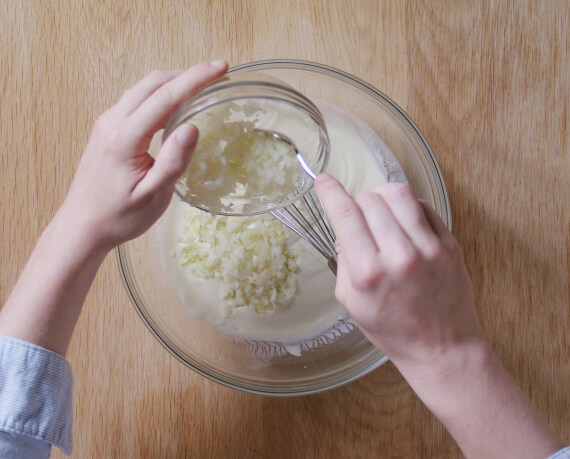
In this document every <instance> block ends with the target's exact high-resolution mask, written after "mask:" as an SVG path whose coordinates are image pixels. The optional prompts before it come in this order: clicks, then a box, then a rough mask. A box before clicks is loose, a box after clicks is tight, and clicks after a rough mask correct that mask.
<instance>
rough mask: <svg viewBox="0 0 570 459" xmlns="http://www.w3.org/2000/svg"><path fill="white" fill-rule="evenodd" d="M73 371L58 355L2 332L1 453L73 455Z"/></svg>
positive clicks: (13, 455) (32, 457)
mask: <svg viewBox="0 0 570 459" xmlns="http://www.w3.org/2000/svg"><path fill="white" fill-rule="evenodd" d="M72 392H73V375H72V373H71V367H70V365H69V363H68V362H67V360H65V358H64V357H62V356H61V355H59V354H57V353H55V352H52V351H50V350H48V349H45V348H43V347H41V346H37V345H35V344H32V343H28V342H26V341H21V340H19V339H15V338H9V337H6V336H0V457H10V458H26V459H35V458H46V457H48V456H49V454H50V450H51V445H55V446H57V447H59V448H61V449H62V450H63V452H64V453H65V454H67V455H70V454H71V448H72V440H71V433H72V432H71V427H72V417H73V407H72V401H71V398H72Z"/></svg>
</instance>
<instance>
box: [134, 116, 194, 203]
mask: <svg viewBox="0 0 570 459" xmlns="http://www.w3.org/2000/svg"><path fill="white" fill-rule="evenodd" d="M197 140H198V129H197V128H196V126H194V125H192V124H182V125H181V126H179V127H178V128H177V129H176V130H175V131H174V133H173V135H171V136H170V137H168V139H166V142H165V143H164V145H163V146H162V148H161V150H160V152H159V154H158V157H157V158H156V160H155V161H154V164H153V165H152V167H151V168H150V169H149V171H148V172H147V174H146V175H145V177H144V178H143V180H142V181H141V182H140V183H139V185H138V186H137V192H138V193H141V194H148V193H154V192H156V191H157V190H159V189H161V188H168V189H171V188H174V185H175V184H176V182H177V181H178V179H179V178H180V177H181V175H182V174H183V173H184V171H185V170H186V168H187V167H188V163H189V162H190V158H191V157H192V152H193V151H194V146H195V145H196V141H197Z"/></svg>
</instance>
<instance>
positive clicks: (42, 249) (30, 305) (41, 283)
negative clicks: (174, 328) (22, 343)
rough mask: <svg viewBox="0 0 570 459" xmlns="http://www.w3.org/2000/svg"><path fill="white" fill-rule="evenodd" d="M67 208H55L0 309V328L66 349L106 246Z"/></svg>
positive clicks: (52, 347) (16, 336)
mask: <svg viewBox="0 0 570 459" xmlns="http://www.w3.org/2000/svg"><path fill="white" fill-rule="evenodd" d="M79 226H80V225H77V222H76V221H74V215H73V213H72V212H68V211H67V210H66V209H65V206H64V207H63V208H62V209H60V211H59V212H58V213H57V215H56V216H55V218H54V219H53V220H52V222H51V223H50V224H49V225H48V227H47V228H46V229H45V230H44V232H43V234H42V236H41V237H40V239H39V240H38V243H37V245H36V247H35V249H34V251H33V253H32V255H31V257H30V259H29V261H28V263H27V265H26V266H25V268H24V271H23V272H22V274H21V276H20V278H19V280H18V282H17V284H16V286H15V287H14V290H13V291H12V293H11V295H10V296H9V298H8V300H7V302H6V304H5V305H4V308H3V309H2V311H1V312H0V334H2V335H8V336H12V337H14V338H19V339H23V340H26V341H30V342H33V343H36V344H39V345H41V346H43V347H46V348H47V349H50V350H53V351H55V352H58V353H59V354H62V355H65V353H66V351H67V347H68V345H69V341H70V339H71V335H72V333H73V329H74V327H75V324H76V322H77V319H78V318H79V314H80V312H81V308H82V306H83V302H84V300H85V297H86V295H87V292H88V290H89V287H90V286H91V283H92V282H93V279H94V277H95V274H96V273H97V270H98V268H99V266H100V265H101V263H102V261H103V259H104V258H105V255H106V253H107V250H106V249H102V248H99V247H96V246H94V245H93V243H92V242H91V241H92V240H93V238H90V237H89V234H88V228H83V229H80V228H79Z"/></svg>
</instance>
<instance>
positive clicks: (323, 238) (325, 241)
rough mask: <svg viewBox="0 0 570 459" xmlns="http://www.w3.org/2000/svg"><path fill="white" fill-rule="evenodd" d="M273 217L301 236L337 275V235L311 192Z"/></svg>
mask: <svg viewBox="0 0 570 459" xmlns="http://www.w3.org/2000/svg"><path fill="white" fill-rule="evenodd" d="M271 215H273V217H275V218H276V219H277V220H279V221H280V222H281V223H283V224H284V225H285V226H286V227H287V228H289V229H290V230H291V231H293V232H294V233H295V234H297V235H299V236H301V237H302V238H303V239H304V240H305V241H307V242H308V243H309V244H310V245H312V246H313V247H314V248H315V249H317V251H318V252H319V253H320V254H321V255H322V256H323V257H325V258H326V259H327V261H328V265H329V268H330V269H331V271H332V272H333V273H334V274H335V275H336V250H335V235H334V232H333V230H332V227H331V225H330V223H329V221H328V218H327V216H326V214H325V211H324V209H323V208H322V206H321V203H320V201H319V200H318V198H316V197H315V196H314V195H313V191H312V190H311V191H309V192H308V193H306V194H305V195H304V196H303V197H302V198H300V199H299V200H298V201H296V202H294V203H292V204H289V205H287V206H285V207H282V208H281V209H277V210H272V211H271Z"/></svg>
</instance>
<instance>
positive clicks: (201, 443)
mask: <svg viewBox="0 0 570 459" xmlns="http://www.w3.org/2000/svg"><path fill="white" fill-rule="evenodd" d="M0 6H1V11H2V15H1V16H0V38H1V44H2V46H1V47H0V70H1V71H0V75H1V76H0V89H1V91H2V103H1V104H0V155H1V156H0V157H1V160H0V174H1V180H2V181H1V183H2V186H1V187H0V197H1V202H2V207H1V214H2V218H1V237H2V244H1V245H0V256H1V260H2V266H1V267H0V289H1V290H0V293H1V295H0V296H1V299H2V301H4V300H5V299H6V297H7V295H8V293H9V291H10V289H11V287H12V286H13V285H14V283H15V281H16V278H17V275H18V273H19V271H20V270H21V269H22V267H23V265H24V263H25V261H26V259H27V257H28V255H29V252H30V250H31V249H32V248H33V245H34V242H35V240H36V238H37V237H38V235H39V234H40V232H41V230H42V228H43V227H44V226H45V225H46V224H47V222H48V221H49V220H50V218H51V217H52V215H53V213H54V211H55V209H57V207H58V206H59V204H60V203H61V202H62V200H63V198H64V196H65V193H66V191H67V188H68V186H69V184H70V182H71V179H72V176H73V173H74V169H75V166H76V164H77V162H78V159H79V157H80V155H81V152H82V149H83V147H84V145H85V144H86V141H87V139H88V136H89V132H90V128H91V125H92V124H93V121H94V120H95V118H96V116H97V115H98V114H99V113H101V112H102V111H103V110H104V109H106V108H107V107H109V106H111V105H112V104H113V103H114V101H116V100H117V98H118V97H119V96H120V94H121V93H122V92H123V91H124V90H125V89H126V88H128V87H129V86H130V85H132V84H133V83H134V82H135V81H137V80H138V79H140V78H141V77H142V76H143V75H144V74H145V73H147V72H148V71H150V70H151V69H153V68H183V67H187V66H189V65H191V64H192V63H195V62H198V61H201V60H204V59H208V60H209V59H212V58H218V57H224V58H227V59H228V60H229V61H230V62H231V63H232V64H238V63H243V62H247V61H252V60H259V59H265V58H299V59H306V60H313V61H318V62H322V63H325V64H329V65H332V66H335V67H338V68H341V69H343V70H345V71H347V72H350V73H353V74H355V75H356V76H358V77H360V78H362V79H364V80H366V81H368V82H370V83H371V84H373V85H374V86H376V87H378V88H379V89H381V90H382V91H384V92H385V93H386V94H388V95H389V96H390V97H391V98H393V99H394V100H395V101H396V102H397V103H398V104H400V105H401V106H402V107H403V108H404V109H405V110H406V111H407V112H408V113H409V114H410V116H411V117H412V119H414V120H415V121H416V123H417V125H418V126H419V128H420V129H421V130H422V132H423V133H424V135H425V136H426V138H427V139H428V142H429V143H430V145H431V146H432V148H433V151H434V153H435V155H436V157H437V159H438V161H439V163H440V165H441V168H442V171H443V175H444V177H445V180H446V183H447V186H448V191H449V194H450V199H451V205H452V212H453V222H454V232H455V234H456V236H457V238H458V239H459V241H460V242H461V244H462V246H463V248H464V252H465V258H466V262H467V265H468V268H469V271H470V273H471V275H472V277H473V284H474V287H475V292H476V296H477V304H478V311H479V316H480V319H481V322H482V325H483V327H484V329H485V331H486V333H487V335H488V337H489V339H490V341H491V342H492V344H493V346H494V348H495V349H496V351H497V353H498V354H499V356H500V358H501V359H502V361H503V362H504V364H505V365H506V367H507V368H508V370H509V372H510V373H511V374H512V376H513V378H514V379H515V380H516V382H517V383H518V384H520V385H521V387H522V389H523V391H524V392H525V393H526V394H527V395H528V397H529V398H530V399H531V400H532V402H533V403H534V404H535V405H536V406H537V407H538V409H539V410H540V412H541V413H542V414H543V415H544V416H545V417H546V419H547V420H548V421H549V422H550V424H551V425H552V427H553V428H554V429H555V430H556V431H557V432H558V433H559V434H560V435H561V437H562V438H563V439H564V440H565V441H566V442H567V443H568V442H570V434H569V430H568V426H570V414H569V413H570V409H569V408H570V392H569V391H568V387H570V346H569V342H568V336H569V335H570V333H569V330H570V320H569V319H570V302H569V300H570V298H569V297H570V279H569V274H570V271H569V258H570V208H569V206H568V196H569V179H568V177H569V176H570V161H569V157H570V144H569V113H568V111H569V106H570V82H569V81H570V80H569V79H568V73H569V70H570V62H569V56H570V49H569V46H570V45H569V44H570V36H569V32H568V31H569V30H570V6H569V4H568V3H567V2H565V1H563V0H561V1H549V2H540V1H534V2H530V1H520V2H507V1H503V2H453V3H449V2H444V1H435V0H432V1H421V2H420V1H408V2H405V1H373V0H366V1H364V0H363V1H356V0H350V1H347V0H332V1H325V0H322V1H301V0H298V1H293V0H290V1H284V2H281V3H278V2H270V1H253V0H243V1H221V0H215V1H205V0H199V1H192V2H190V1H186V2H184V1H182V2H170V1H167V0H163V1H160V0H149V1H146V2H133V1H126V0H113V1H111V0H107V1H92V2H90V1H87V0H77V1H74V2H68V1H64V0H50V1H39V0H37V1H34V0H31V1H28V2H13V1H9V0H0ZM68 357H69V360H70V362H71V364H72V366H73V369H74V373H75V378H76V384H75V392H74V394H75V395H74V397H75V399H74V406H75V421H74V441H75V444H74V452H73V455H72V457H78V458H79V457H80V458H91V457H93V458H95V457H97V458H100V457H105V458H130V457H148V458H164V457H224V458H226V457H227V458H234V457H235V458H242V457H247V458H263V457H271V458H280V457H283V458H291V457H308V458H312V457H315V458H318V457H323V458H325V457H326V458H329V457H382V458H409V457H411V458H416V457H417V458H431V457H438V458H457V457H461V452H460V451H459V449H458V448H457V446H456V445H455V443H454V442H453V440H452V439H451V437H450V436H449V435H448V434H447V433H446V432H445V431H444V429H443V428H442V427H441V425H440V424H439V423H438V422H437V420H435V419H434V418H433V416H431V414H430V413H429V412H428V411H427V410H426V409H425V408H424V407H423V406H422V405H421V403H420V402H419V400H418V399H417V398H416V397H415V395H414V394H413V393H412V392H411V390H410V389H409V388H408V386H407V384H406V383H405V381H404V380H403V379H402V378H401V376H400V375H399V374H398V372H397V371H396V370H395V368H394V367H393V366H392V365H391V364H387V365H385V366H383V367H382V368H380V369H379V370H377V371H376V372H374V373H373V374H371V375H369V376H367V377H365V378H363V379H361V380H360V381H358V382H355V383H353V384H350V385H348V386H346V387H344V388H341V389H338V390H335V391H332V392H328V393H325V394H321V395H315V396H309V397H302V398H294V399H272V398H264V397H258V396H253V395H248V394H242V393H239V392H236V391H233V390H230V389H227V388H224V387H221V386H219V385H217V384H215V383H212V382H210V381H208V380H206V379H204V378H202V377H200V376H198V375H196V374H194V373H193V372H191V371H190V370H189V369H187V368H186V367H183V366H182V365H181V364H180V363H178V361H176V360H175V359H174V358H172V357H171V356H170V355H169V354H168V353H167V352H166V351H165V350H164V349H163V348H162V347H161V345H160V344H159V343H158V342H157V341H156V340H155V339H154V338H153V337H152V335H151V334H150V333H149V332H148V331H147V330H146V328H145V327H144V325H143V324H142V323H141V321H140V320H139V318H138V316H137V315H136V313H135V312H134V310H133V308H132V307H131V305H130V303H129V299H128V297H127V295H126V293H125V291H124V288H123V285H122V282H121V279H120V277H119V274H118V270H117V268H116V261H115V259H114V257H109V258H108V259H107V260H106V262H105V263H104V266H103V268H102V269H101V271H100V273H99V275H98V276H97V279H96V281H95V284H94V286H93V288H92V290H91V292H90V294H89V297H88V300H87V304H86V307H85V309H84V311H83V313H82V316H81V319H80V322H79V325H78V328H77V331H76V333H75V335H74V339H73V342H72V346H71V349H70V352H69V355H68ZM53 457H54V458H59V457H63V454H62V453H61V452H60V451H54V452H53Z"/></svg>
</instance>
